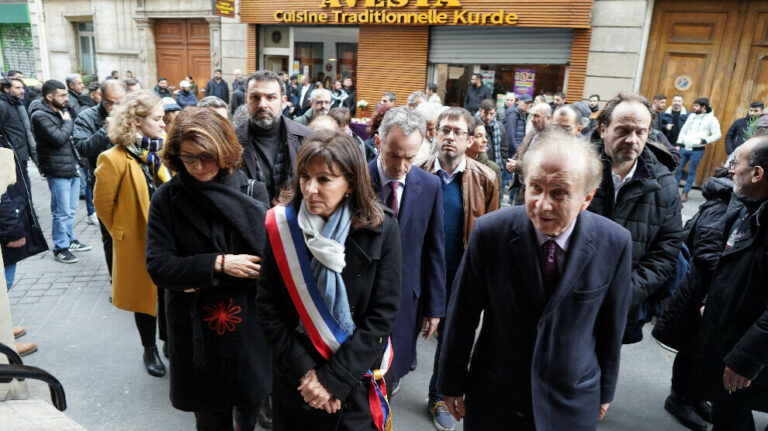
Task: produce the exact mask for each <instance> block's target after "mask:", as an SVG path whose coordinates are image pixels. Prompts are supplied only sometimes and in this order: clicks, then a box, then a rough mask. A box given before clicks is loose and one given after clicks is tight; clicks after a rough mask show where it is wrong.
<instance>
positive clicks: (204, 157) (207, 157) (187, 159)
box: [179, 153, 216, 165]
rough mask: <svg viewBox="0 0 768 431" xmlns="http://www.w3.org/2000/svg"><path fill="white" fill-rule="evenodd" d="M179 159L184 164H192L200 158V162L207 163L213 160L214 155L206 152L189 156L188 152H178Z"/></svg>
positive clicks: (214, 158)
mask: <svg viewBox="0 0 768 431" xmlns="http://www.w3.org/2000/svg"><path fill="white" fill-rule="evenodd" d="M179 159H181V162H182V163H184V164H185V165H193V164H195V162H196V161H197V160H200V163H202V164H208V163H213V162H215V161H216V156H214V155H212V154H208V153H203V154H198V155H196V156H191V155H189V154H179Z"/></svg>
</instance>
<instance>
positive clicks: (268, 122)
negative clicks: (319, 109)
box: [236, 70, 330, 202]
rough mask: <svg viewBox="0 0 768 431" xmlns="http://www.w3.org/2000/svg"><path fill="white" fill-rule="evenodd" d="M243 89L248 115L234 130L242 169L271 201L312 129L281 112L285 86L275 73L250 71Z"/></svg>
mask: <svg viewBox="0 0 768 431" xmlns="http://www.w3.org/2000/svg"><path fill="white" fill-rule="evenodd" d="M245 88H246V102H245V104H246V105H247V106H248V112H249V113H250V115H251V118H250V120H249V121H247V122H245V123H243V124H241V125H240V126H239V127H238V128H237V130H236V133H237V138H238V140H239V141H240V145H242V146H243V162H244V163H243V167H242V168H241V169H242V170H243V172H245V174H246V175H247V176H248V178H252V179H254V180H258V181H261V182H263V183H264V184H265V185H266V187H267V192H268V193H269V200H270V202H273V201H274V199H275V198H277V197H278V196H279V195H280V190H281V189H282V187H283V185H284V184H285V183H286V181H288V180H290V179H291V178H292V177H293V176H294V175H295V172H294V171H293V167H294V165H295V164H296V153H297V152H298V151H299V147H300V146H301V144H302V143H303V142H304V139H305V138H306V137H307V136H309V135H310V134H311V133H312V131H311V130H310V129H309V128H307V127H305V126H303V125H301V124H298V123H296V122H295V121H293V120H291V119H289V118H288V117H285V116H283V115H282V112H283V108H284V107H285V103H286V96H285V86H284V85H283V82H282V80H281V79H280V77H279V76H278V75H277V74H276V73H275V72H271V71H266V70H260V71H257V72H255V73H253V74H252V75H251V76H249V77H248V80H247V82H246V84H245ZM313 94H314V93H313ZM329 101H330V100H329Z"/></svg>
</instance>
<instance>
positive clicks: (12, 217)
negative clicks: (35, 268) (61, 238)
mask: <svg viewBox="0 0 768 431" xmlns="http://www.w3.org/2000/svg"><path fill="white" fill-rule="evenodd" d="M0 148H8V149H10V150H12V151H13V152H14V156H13V159H14V164H15V165H16V183H15V184H11V185H10V186H8V190H6V192H5V193H3V195H2V196H0V246H2V251H3V263H4V264H5V265H6V266H8V265H12V264H15V263H17V262H19V261H21V260H23V259H26V258H28V257H30V256H34V255H36V254H38V253H42V252H44V251H46V250H48V243H46V242H45V237H44V236H43V231H42V228H41V227H40V223H39V222H38V221H37V214H35V209H34V207H33V206H32V195H31V194H30V190H31V189H30V184H27V180H26V178H25V177H24V173H23V170H22V164H21V162H20V160H19V158H18V157H17V156H16V151H15V150H14V148H13V147H12V146H11V145H10V144H9V143H8V141H7V140H6V139H5V138H3V137H2V136H0ZM24 163H26V161H25V162H24ZM21 238H26V239H27V243H26V244H25V245H24V247H18V248H9V247H7V246H6V244H7V243H9V242H12V241H16V240H19V239H21Z"/></svg>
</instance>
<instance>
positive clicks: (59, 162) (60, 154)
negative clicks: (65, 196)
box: [29, 99, 80, 178]
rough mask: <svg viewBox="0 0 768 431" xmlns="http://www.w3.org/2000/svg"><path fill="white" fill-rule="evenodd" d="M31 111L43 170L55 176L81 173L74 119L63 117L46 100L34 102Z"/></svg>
mask: <svg viewBox="0 0 768 431" xmlns="http://www.w3.org/2000/svg"><path fill="white" fill-rule="evenodd" d="M29 112H30V120H31V122H32V133H33V135H34V137H35V142H37V157H38V167H39V168H40V173H41V174H43V175H45V176H48V177H53V178H74V177H76V176H78V175H79V174H78V172H77V168H78V163H79V161H80V155H79V154H78V153H77V150H76V149H75V146H74V143H73V142H72V139H71V138H72V130H73V129H74V127H75V123H74V121H72V120H64V119H62V118H61V115H59V113H58V112H56V111H54V110H53V108H52V107H51V105H49V104H47V103H45V99H38V100H35V101H34V102H32V103H31V104H30V105H29Z"/></svg>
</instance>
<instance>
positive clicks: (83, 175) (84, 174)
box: [77, 166, 88, 196]
mask: <svg viewBox="0 0 768 431" xmlns="http://www.w3.org/2000/svg"><path fill="white" fill-rule="evenodd" d="M77 174H78V175H80V196H85V187H86V185H87V184H88V169H86V168H84V167H82V166H78V167H77Z"/></svg>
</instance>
